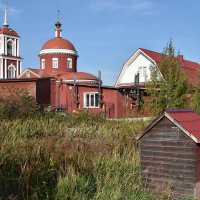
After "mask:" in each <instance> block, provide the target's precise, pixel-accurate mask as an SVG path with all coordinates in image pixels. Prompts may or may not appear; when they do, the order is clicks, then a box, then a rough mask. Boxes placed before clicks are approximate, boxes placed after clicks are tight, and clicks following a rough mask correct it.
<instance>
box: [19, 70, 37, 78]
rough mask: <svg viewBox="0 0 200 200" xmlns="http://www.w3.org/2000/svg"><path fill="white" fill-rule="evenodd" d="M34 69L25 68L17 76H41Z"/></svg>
mask: <svg viewBox="0 0 200 200" xmlns="http://www.w3.org/2000/svg"><path fill="white" fill-rule="evenodd" d="M35 71H36V70H34V69H33V70H32V69H26V70H24V71H23V72H22V73H21V74H20V75H19V76H18V78H41V76H40V75H38V74H37V71H38V70H37V71H36V72H35Z"/></svg>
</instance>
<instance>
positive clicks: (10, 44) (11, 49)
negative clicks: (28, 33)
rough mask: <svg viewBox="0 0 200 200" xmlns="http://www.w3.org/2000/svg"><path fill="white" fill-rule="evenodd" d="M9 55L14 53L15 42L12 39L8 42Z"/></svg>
mask: <svg viewBox="0 0 200 200" xmlns="http://www.w3.org/2000/svg"><path fill="white" fill-rule="evenodd" d="M7 55H9V56H12V55H13V42H12V41H11V40H9V41H8V42H7Z"/></svg>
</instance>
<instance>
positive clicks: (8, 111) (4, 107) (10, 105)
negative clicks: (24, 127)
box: [0, 88, 40, 119]
mask: <svg viewBox="0 0 200 200" xmlns="http://www.w3.org/2000/svg"><path fill="white" fill-rule="evenodd" d="M9 92H10V95H9V96H7V97H0V119H13V118H26V117H28V116H34V115H37V114H39V113H40V107H39V105H38V104H37V103H36V100H35V99H34V98H33V97H32V96H30V95H29V93H28V92H27V90H25V89H18V88H10V90H9Z"/></svg>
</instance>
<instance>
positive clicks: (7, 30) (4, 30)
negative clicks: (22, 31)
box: [0, 26, 18, 37]
mask: <svg viewBox="0 0 200 200" xmlns="http://www.w3.org/2000/svg"><path fill="white" fill-rule="evenodd" d="M0 34H6V35H12V36H16V37H18V34H17V32H16V31H15V30H13V29H12V28H8V26H4V27H3V28H0Z"/></svg>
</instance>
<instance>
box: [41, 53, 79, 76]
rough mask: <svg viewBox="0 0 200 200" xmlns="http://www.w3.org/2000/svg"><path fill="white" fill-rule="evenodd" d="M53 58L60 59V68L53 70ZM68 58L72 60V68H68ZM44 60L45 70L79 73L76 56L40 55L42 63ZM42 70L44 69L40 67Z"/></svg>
mask: <svg viewBox="0 0 200 200" xmlns="http://www.w3.org/2000/svg"><path fill="white" fill-rule="evenodd" d="M52 58H58V66H59V68H53V65H52ZM68 58H71V59H72V68H68V65H67V59H68ZM42 59H45V70H52V69H53V70H59V71H65V72H76V71H77V66H76V61H77V57H76V56H72V55H66V54H45V55H40V63H41V60H42ZM40 68H41V69H42V66H40Z"/></svg>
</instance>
